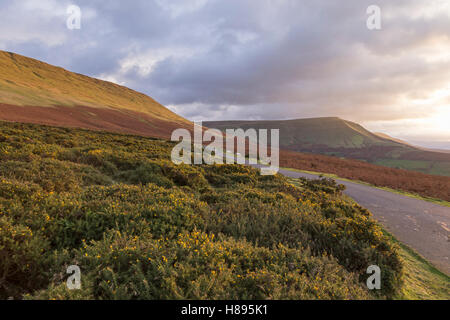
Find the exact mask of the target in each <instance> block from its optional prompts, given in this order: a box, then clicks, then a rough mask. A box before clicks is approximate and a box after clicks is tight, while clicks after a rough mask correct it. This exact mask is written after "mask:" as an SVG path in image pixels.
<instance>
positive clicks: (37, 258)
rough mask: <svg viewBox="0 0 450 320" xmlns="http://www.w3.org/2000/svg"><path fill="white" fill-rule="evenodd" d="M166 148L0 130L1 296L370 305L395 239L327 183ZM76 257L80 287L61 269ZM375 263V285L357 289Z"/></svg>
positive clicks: (391, 292)
mask: <svg viewBox="0 0 450 320" xmlns="http://www.w3.org/2000/svg"><path fill="white" fill-rule="evenodd" d="M172 147H173V144H172V143H169V142H166V141H163V140H156V139H149V138H144V137H139V136H131V135H120V134H112V133H105V132H92V131H87V130H81V129H67V128H54V127H48V126H38V125H31V124H19V123H1V126H0V257H1V259H0V279H1V280H0V298H3V299H5V298H9V297H13V298H15V299H20V298H26V299H183V298H184V299H373V298H396V297H399V295H400V294H401V292H402V288H403V279H404V268H403V263H402V260H401V257H400V255H399V247H398V245H397V244H395V243H394V241H393V240H391V239H390V238H389V237H388V236H386V235H385V234H383V231H382V229H381V227H380V226H379V225H378V224H377V223H376V222H375V221H374V220H373V219H372V218H371V215H370V213H369V212H368V211H367V210H365V209H363V208H361V207H360V206H358V205H357V204H355V203H353V202H352V201H350V200H349V199H347V198H345V197H343V196H342V193H341V192H342V187H340V186H337V185H336V184H335V183H334V182H333V181H332V180H328V179H323V180H316V181H307V180H297V181H296V184H297V186H295V185H293V184H292V183H290V182H289V181H288V180H287V179H286V178H284V177H282V176H261V175H259V173H258V171H257V170H255V169H253V168H249V167H245V166H238V165H216V166H206V165H201V166H187V165H181V166H175V165H174V164H172V162H171V161H170V159H169V155H170V150H171V148H172ZM74 264H76V265H79V266H80V268H81V274H82V278H81V281H82V287H81V290H68V289H67V288H66V285H65V281H66V278H67V276H68V275H67V274H66V269H67V267H68V266H69V265H74ZM372 264H376V265H378V266H380V268H381V269H382V279H381V283H382V289H381V290H379V291H376V292H375V291H369V290H368V289H367V287H366V286H365V280H366V279H367V276H368V275H367V274H366V272H365V271H366V268H367V267H368V266H369V265H372Z"/></svg>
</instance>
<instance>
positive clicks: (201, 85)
mask: <svg viewBox="0 0 450 320" xmlns="http://www.w3.org/2000/svg"><path fill="white" fill-rule="evenodd" d="M71 4H74V5H77V6H79V7H80V8H81V13H82V16H81V29H79V30H70V29H68V28H67V26H66V22H67V19H68V17H69V15H68V13H67V8H68V6H69V5H71ZM369 5H378V6H379V7H380V8H381V30H369V29H368V28H367V25H366V21H367V19H368V17H369V15H368V14H367V12H366V11H367V8H368V6H369ZM0 30H1V31H0V49H2V50H8V51H13V52H16V53H20V54H23V55H26V56H30V57H33V58H36V59H40V60H43V61H46V62H48V63H51V64H55V65H59V66H62V67H64V68H66V69H69V70H71V71H75V72H78V73H83V74H87V75H90V76H94V77H99V78H102V79H106V80H109V81H113V82H116V83H119V84H123V85H126V86H128V87H131V88H133V89H136V90H138V91H142V92H144V93H147V94H148V95H150V96H152V97H153V98H155V99H156V100H158V101H159V102H161V103H163V104H164V105H166V106H168V107H169V108H171V109H172V110H174V111H176V112H177V113H179V114H181V115H183V116H185V117H187V118H189V119H191V120H225V119H291V118H305V117H317V116H339V117H342V118H345V119H348V120H353V121H357V122H359V123H361V124H363V125H364V126H366V127H367V128H369V129H371V130H375V131H381V132H385V133H388V134H391V135H392V136H395V137H398V138H403V139H407V140H408V141H411V142H415V143H419V144H422V145H426V146H433V147H441V148H442V147H445V148H448V149H450V124H449V123H450V1H448V0H345V1H344V0H335V1H331V0H303V1H300V0H221V1H219V0H153V1H152V0H142V1H126V2H125V1H115V0H109V1H96V0H74V1H65V0H62V1H61V0H21V1H12V0H11V1H10V0H1V1H0Z"/></svg>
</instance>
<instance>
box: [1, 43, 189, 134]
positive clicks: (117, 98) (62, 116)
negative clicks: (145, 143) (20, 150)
mask: <svg viewBox="0 0 450 320" xmlns="http://www.w3.org/2000/svg"><path fill="white" fill-rule="evenodd" d="M0 119H2V120H7V121H18V122H33V123H41V124H50V125H59V126H68V127H83V128H90V129H100V130H109V131H117V132H128V133H134V134H141V135H147V136H158V137H166V138H167V137H170V134H171V132H172V130H174V129H176V128H179V127H189V128H190V127H191V123H190V122H189V121H188V120H186V119H184V118H182V117H180V116H178V115H177V114H175V113H173V112H171V111H170V110H168V109H167V108H165V107H164V106H162V105H161V104H159V103H158V102H156V101H155V100H153V99H152V98H150V97H149V96H147V95H145V94H142V93H139V92H136V91H134V90H131V89H128V88H126V87H123V86H120V85H117V84H114V83H111V82H107V81H102V80H98V79H94V78H90V77H87V76H84V75H81V74H77V73H73V72H70V71H67V70H65V69H62V68H59V67H55V66H52V65H49V64H47V63H44V62H41V61H38V60H35V59H31V58H27V57H24V56H21V55H18V54H14V53H10V52H5V51H0Z"/></svg>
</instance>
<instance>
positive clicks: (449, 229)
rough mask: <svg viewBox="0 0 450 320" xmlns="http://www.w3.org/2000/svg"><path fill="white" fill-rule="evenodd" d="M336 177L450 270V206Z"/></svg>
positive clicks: (388, 227)
mask: <svg viewBox="0 0 450 320" xmlns="http://www.w3.org/2000/svg"><path fill="white" fill-rule="evenodd" d="M258 167H259V165H258ZM279 173H281V174H283V175H285V176H288V177H292V178H299V177H305V178H310V179H315V178H317V177H318V176H316V175H312V174H307V173H302V172H298V171H291V170H284V169H280V170H279ZM335 180H336V181H337V182H338V183H340V184H343V185H345V186H346V187H347V188H346V190H345V194H347V195H348V196H350V197H351V198H353V199H354V200H355V201H356V202H358V203H359V204H360V205H361V206H363V207H365V208H367V209H369V210H370V211H371V212H372V214H373V216H374V218H375V219H377V220H378V221H379V222H380V223H381V224H382V225H383V226H384V227H385V228H386V230H388V231H389V232H390V233H392V234H393V235H394V236H395V237H396V238H397V239H398V240H400V241H401V242H403V243H405V244H406V245H408V246H409V247H411V248H413V249H414V250H416V251H417V252H418V253H420V254H421V255H422V256H423V257H425V258H426V259H427V260H428V261H430V262H431V263H432V264H433V265H435V266H436V267H437V268H438V269H439V270H441V271H443V272H445V273H446V274H450V207H445V206H441V205H438V204H435V203H432V202H428V201H424V200H420V199H415V198H411V197H408V196H404V195H400V194H397V193H393V192H389V191H385V190H381V189H378V188H375V187H371V186H367V185H364V184H359V183H355V182H348V181H343V180H339V179H335Z"/></svg>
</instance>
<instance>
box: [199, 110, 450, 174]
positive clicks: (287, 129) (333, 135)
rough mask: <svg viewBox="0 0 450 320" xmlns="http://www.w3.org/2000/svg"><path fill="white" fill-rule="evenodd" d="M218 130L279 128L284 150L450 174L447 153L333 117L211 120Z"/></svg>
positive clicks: (211, 125) (209, 123) (212, 125)
mask: <svg viewBox="0 0 450 320" xmlns="http://www.w3.org/2000/svg"><path fill="white" fill-rule="evenodd" d="M204 125H205V126H207V127H211V128H217V129H220V130H225V129H228V128H229V129H232V128H242V129H249V128H255V129H280V146H281V147H282V148H284V149H288V150H292V151H299V152H309V153H318V154H324V155H332V156H337V157H344V158H353V159H360V160H364V161H367V162H371V163H375V164H379V165H383V166H388V167H392V168H398V169H406V170H414V171H419V172H423V173H428V174H434V175H444V176H450V154H448V153H440V152H432V151H428V150H423V149H419V148H416V147H414V146H411V145H408V144H405V143H402V142H401V141H395V140H393V139H392V138H388V137H387V136H381V135H379V134H374V133H372V132H370V131H368V130H366V129H364V128H363V127H362V126H360V125H359V124H357V123H354V122H350V121H346V120H342V119H339V118H336V117H328V118H312V119H297V120H273V121H212V122H204Z"/></svg>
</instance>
